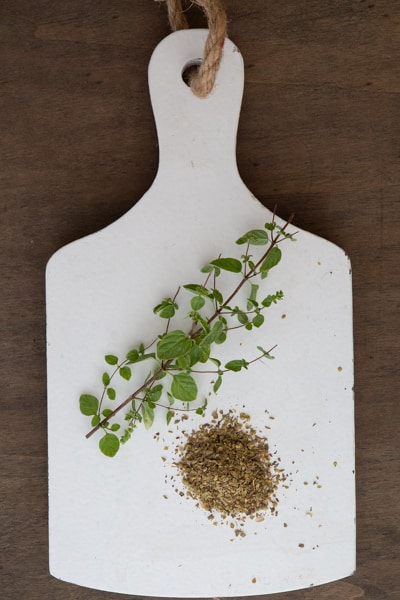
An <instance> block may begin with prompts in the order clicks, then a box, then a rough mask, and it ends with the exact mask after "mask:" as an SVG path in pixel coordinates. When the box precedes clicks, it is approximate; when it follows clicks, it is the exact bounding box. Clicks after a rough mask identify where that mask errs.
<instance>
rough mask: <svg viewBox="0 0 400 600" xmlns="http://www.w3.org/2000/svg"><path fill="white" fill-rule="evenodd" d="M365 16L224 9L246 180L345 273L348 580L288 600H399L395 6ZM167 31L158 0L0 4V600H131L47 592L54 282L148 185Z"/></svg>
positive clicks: (399, 55)
mask: <svg viewBox="0 0 400 600" xmlns="http://www.w3.org/2000/svg"><path fill="white" fill-rule="evenodd" d="M373 2H374V0H372V1H371V0H365V1H364V0H330V1H329V2H321V0H297V1H296V2H294V1H292V0H268V1H266V0H252V1H251V2H242V1H240V0H227V2H226V5H227V10H228V15H229V22H230V24H229V34H230V37H231V38H232V39H233V40H234V41H235V43H236V44H237V45H238V46H239V48H240V49H241V51H242V54H243V56H244V59H245V65H246V87H245V96H244V102H243V111H242V116H241V121H240V128H239V134H238V163H239V167H240V172H241V174H242V177H243V179H244V181H245V182H246V183H247V185H248V186H249V188H250V189H251V190H252V191H253V193H254V194H255V195H256V197H258V198H259V199H260V200H261V201H262V202H263V203H264V204H265V205H266V206H268V207H270V208H273V206H274V205H275V204H277V205H278V207H279V208H278V212H279V214H280V215H281V216H282V217H286V216H288V215H289V214H290V213H291V212H292V211H294V212H295V213H296V223H297V225H298V226H299V227H301V228H304V229H307V230H310V231H313V232H315V233H316V234H318V235H321V236H323V237H324V238H327V239H330V240H332V241H333V242H336V243H337V244H339V245H340V246H342V247H343V248H345V250H346V251H347V252H348V254H349V255H350V257H351V259H352V265H353V277H354V280H353V281H354V334H355V373H356V386H355V391H356V448H357V450H356V452H357V456H356V458H357V493H358V510H357V518H358V552H357V556H358V560H357V571H356V573H355V574H354V575H353V576H352V577H349V578H348V579H346V580H343V581H339V582H335V583H332V584H329V585H326V586H322V587H319V588H315V589H308V590H302V591H296V592H292V593H284V594H279V595H276V596H274V597H275V598H276V599H277V600H278V599H279V600H284V599H285V600H286V599H289V598H290V599H291V600H316V599H321V600H350V599H351V600H355V599H356V598H366V599H369V600H372V599H374V600H381V599H382V600H383V599H391V600H395V599H398V598H400V509H399V507H400V502H399V483H400V471H399V466H400V447H399V426H400V417H399V414H400V413H399V400H400V398H399V368H398V356H399V304H400V303H399V300H400V294H399V272H400V269H399V258H400V256H399V231H400V217H399V209H400V204H399V194H400V70H399V65H400V39H399V35H400V3H398V2H396V1H395V0H375V3H373ZM189 19H190V20H191V24H192V26H204V24H205V22H204V19H203V17H202V15H201V14H200V13H199V12H198V11H196V10H192V11H190V14H189ZM168 32H169V29H168V23H167V19H166V11H165V7H164V6H162V5H161V6H160V5H159V4H155V3H154V2H152V1H151V0H132V1H126V0H108V1H105V0H96V1H95V0H69V1H68V2H61V1H60V0H51V1H50V0H42V1H41V2H29V1H27V0H15V1H14V2H2V3H1V6H0V152H1V157H0V198H1V236H0V242H1V246H2V247H1V265H2V268H1V294H2V299H1V303H0V310H1V317H2V340H1V352H2V355H1V367H2V369H3V376H2V381H1V386H0V387H1V409H2V410H1V417H2V418H1V423H2V427H1V436H0V437H1V442H0V444H1V465H0V469H1V476H2V484H1V500H0V506H1V519H2V520H1V527H0V538H1V542H0V544H1V547H0V549H1V571H0V578H1V582H0V596H1V598H3V599H4V600H20V599H22V598H24V599H26V600H39V599H42V598H51V599H52V600H67V599H68V600H72V599H75V600H81V599H82V600H83V599H85V600H91V599H100V598H101V599H102V598H104V599H109V600H111V599H115V600H117V599H118V598H120V597H121V596H120V595H116V594H108V593H101V592H97V591H93V590H87V589H83V588H79V587H76V586H73V585H70V584H67V583H63V582H60V581H57V580H56V579H53V578H52V577H50V576H49V574H48V567H47V564H48V562H47V561H48V556H47V477H46V475H47V473H46V471H47V455H46V452H47V447H46V363H45V300H44V269H45V265H46V261H47V260H48V258H49V257H50V256H51V254H52V253H53V252H54V251H55V250H56V249H57V248H59V247H60V246H62V245H63V244H65V243H67V242H70V241H72V240H75V239H76V238H79V237H81V236H83V235H85V234H88V233H91V232H94V231H96V230H98V229H99V228H100V227H103V226H104V225H107V224H108V223H110V222H112V221H114V220H115V219H116V218H117V217H119V216H120V215H122V214H123V213H124V212H126V211H127V210H128V209H129V208H130V207H131V206H132V205H133V204H134V203H135V201H136V200H138V199H139V198H140V197H141V196H142V194H143V193H144V192H145V191H146V189H147V188H148V187H149V186H150V184H151V182H152V180H153V178H154V175H155V172H156V167H157V140H156V133H155V126H154V123H153V118H152V114H151V108H150V104H149V97H148V91H147V64H148V61H149V58H150V55H151V52H152V50H153V48H154V47H155V46H156V44H157V43H158V42H159V41H160V40H161V39H162V38H163V37H164V36H165V35H166V34H167V33H168ZM60 418H62V415H60Z"/></svg>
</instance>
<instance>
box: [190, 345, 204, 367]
mask: <svg viewBox="0 0 400 600" xmlns="http://www.w3.org/2000/svg"><path fill="white" fill-rule="evenodd" d="M203 355H204V353H203V348H201V346H198V345H197V344H193V346H192V347H191V349H190V354H189V366H191V367H193V366H194V365H195V364H196V363H198V362H201V359H202V357H203Z"/></svg>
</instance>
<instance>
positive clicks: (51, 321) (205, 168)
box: [47, 30, 355, 597]
mask: <svg viewBox="0 0 400 600" xmlns="http://www.w3.org/2000/svg"><path fill="white" fill-rule="evenodd" d="M206 36H207V31H206V30H190V31H179V32H176V33H174V34H172V35H170V36H169V37H167V38H166V39H164V40H163V41H162V42H161V43H160V44H159V46H158V47H157V48H156V50H155V52H154V54H153V57H152V59H151V62H150V67H149V85H150V93H151V101H152V105H153V110H154V115H155V120H156V125H157V132H158V139H159V152H160V160H159V169H158V173H157V176H156V179H155V181H154V183H153V185H152V186H151V188H150V189H149V191H148V192H147V193H146V194H145V195H144V197H143V198H142V199H141V200H140V201H139V202H137V203H136V204H135V206H134V207H133V208H132V209H131V210H130V211H129V212H128V213H127V214H125V215H124V216H123V217H122V218H120V219H119V220H118V221H116V222H115V223H113V224H111V225H110V226H108V227H106V228H105V229H103V230H101V231H99V232H97V233H95V234H94V235H90V236H87V237H85V238H83V239H80V240H78V241H76V242H74V243H72V244H69V245H68V246H66V247H64V248H62V249H61V250H59V251H58V252H57V253H56V254H55V255H54V256H53V257H52V258H51V260H50V261H49V264H48V267H47V319H48V331H47V336H48V436H49V536H50V572H51V573H52V575H54V576H55V577H58V578H60V579H62V580H64V581H68V582H73V583H76V584H80V585H83V586H88V587H92V588H97V589H102V590H109V591H113V592H122V593H126V594H134V595H150V596H166V597H207V596H248V595H253V594H254V595H255V594H267V593H272V592H280V591H284V590H291V589H296V588H302V587H307V586H311V585H318V584H321V583H325V582H328V581H332V580H334V579H338V578H341V577H345V576H347V575H350V574H351V573H352V572H353V570H354V568H355V494H354V419H353V348H352V297H351V270H350V263H349V260H348V258H347V256H346V255H345V253H344V252H343V250H341V249H340V248H338V247H337V246H335V245H334V244H332V243H330V242H328V241H325V240H323V239H321V238H319V237H317V236H315V235H312V234H311V233H307V232H305V231H301V230H299V231H298V233H297V234H296V239H297V242H296V243H291V242H288V243H287V244H286V242H285V244H286V245H285V246H284V247H282V250H283V258H282V261H281V264H280V265H279V268H277V269H276V271H275V272H274V273H273V272H271V274H270V276H269V277H268V278H267V280H265V283H263V286H264V285H265V290H266V293H271V292H274V291H276V290H280V289H282V290H283V291H284V293H285V298H284V300H283V301H282V302H281V303H279V305H278V306H276V307H272V308H271V309H269V312H268V315H267V323H266V324H264V326H263V327H261V328H260V329H259V330H256V331H255V330H253V331H252V332H250V333H249V332H247V333H249V335H246V334H245V333H244V332H243V330H240V331H239V332H238V333H237V334H236V335H233V336H232V338H229V341H228V342H227V343H226V344H224V347H223V349H221V350H222V352H223V353H225V352H226V356H227V357H228V358H232V357H235V356H236V355H237V354H238V348H240V356H246V357H248V358H252V357H254V355H255V353H257V351H256V350H255V349H256V347H257V345H261V346H263V347H267V348H269V347H271V346H273V345H275V344H277V348H276V350H275V351H274V355H275V360H274V361H260V362H258V363H256V364H255V365H252V368H250V369H249V370H248V371H245V372H243V373H240V374H236V373H231V374H229V375H227V376H226V378H225V382H224V384H223V386H222V388H221V390H220V391H219V392H218V395H217V396H212V397H211V398H210V400H209V412H211V411H212V410H213V409H214V408H215V407H218V408H223V409H224V410H228V409H229V408H233V409H237V410H245V411H246V412H247V413H248V414H249V415H250V416H251V420H252V423H253V424H254V426H255V427H256V428H258V429H259V428H262V429H263V428H264V430H265V427H269V429H268V430H265V431H266V432H267V433H268V440H269V443H270V447H271V448H272V449H273V450H274V451H276V453H277V456H279V457H280V459H281V464H282V468H284V469H285V471H286V473H287V474H288V480H287V487H286V488H282V489H281V490H280V492H279V500H280V502H279V511H278V515H276V516H267V517H266V518H265V520H264V521H263V522H254V521H251V522H250V523H249V524H248V525H246V527H245V533H246V535H245V536H244V537H242V536H238V537H235V536H233V537H232V531H231V530H230V528H229V527H227V526H226V525H224V524H219V525H218V526H214V525H213V524H212V522H211V521H210V520H208V518H207V516H208V514H207V513H206V512H205V511H203V510H202V509H199V508H196V506H195V503H194V502H193V501H191V500H189V499H187V498H186V497H185V496H180V495H179V493H176V492H175V491H174V489H173V487H174V486H178V488H179V482H178V483H176V484H173V483H172V480H171V475H174V473H175V471H174V466H173V462H174V450H173V449H174V445H175V446H176V443H177V441H176V437H179V435H180V433H181V432H180V430H178V429H176V428H175V429H174V430H173V433H170V431H172V430H171V428H170V427H167V425H166V424H165V418H164V417H160V418H159V420H157V419H156V422H155V424H154V425H153V429H152V430H150V431H146V430H145V429H144V428H141V429H140V428H138V429H137V430H136V431H135V432H134V436H133V438H132V440H130V442H129V443H128V444H126V445H124V446H123V447H122V449H121V450H120V452H119V453H118V454H117V456H115V457H114V458H112V459H109V458H107V457H105V456H103V455H102V454H101V453H100V452H99V451H98V447H97V445H98V437H97V436H96V435H94V436H93V437H91V438H90V439H89V440H87V439H86V438H85V434H86V433H87V430H88V428H87V419H85V418H84V417H83V416H82V415H81V414H80V412H79V408H78V399H79V396H80V394H82V393H84V392H88V393H89V392H90V391H92V390H93V389H94V388H95V387H96V385H97V382H98V381H99V378H101V372H102V370H103V366H102V359H103V356H104V355H105V354H111V353H118V352H121V353H124V352H127V351H128V350H129V349H130V348H131V347H132V346H134V345H137V344H138V343H139V342H140V341H142V340H150V339H153V337H154V336H156V335H157V334H158V333H159V332H160V331H159V319H158V317H156V316H154V315H153V314H152V310H151V309H152V307H153V306H155V305H156V304H157V303H158V302H159V301H160V300H162V299H163V298H164V297H166V296H171V295H173V294H174V292H175V291H176V289H177V288H178V286H179V285H181V284H182V283H187V282H190V281H197V280H198V279H199V269H200V268H201V267H202V266H203V265H204V264H206V263H207V262H208V261H209V260H211V259H213V258H215V257H216V256H218V255H219V254H220V253H223V254H224V255H228V256H229V255H231V254H233V253H234V252H237V247H236V246H235V243H234V242H235V240H236V239H237V238H238V237H239V236H240V235H242V234H243V233H244V232H246V231H248V230H250V229H255V228H259V227H263V225H264V223H265V222H266V221H270V220H271V219H272V214H271V212H270V211H269V210H267V209H266V208H265V207H264V206H262V204H261V203H260V202H259V201H258V200H256V199H255V198H254V196H253V195H252V194H251V192H250V191H249V190H248V189H247V188H246V186H245V185H244V183H243V182H242V180H241V178H240V176H239V173H238V170H237V166H236V158H235V146H236V133H237V124H238V118H239V112H240V103H241V97H242V91H243V61H242V57H241V54H240V52H239V50H238V48H237V47H236V46H235V45H234V44H233V43H232V42H231V41H229V40H226V44H225V47H224V56H223V60H222V63H221V67H220V70H219V72H218V76H217V81H216V85H215V88H214V90H213V92H212V93H211V94H210V96H209V97H207V98H205V99H199V98H197V97H195V96H194V95H193V93H192V92H191V90H190V88H189V87H188V86H187V85H186V84H185V83H184V82H183V80H182V71H183V69H184V68H185V66H186V65H187V64H188V63H190V62H191V61H193V60H196V59H198V58H199V57H201V56H202V53H203V48H204V42H205V39H206ZM265 110H268V99H266V101H265ZM265 143H268V140H266V141H265ZM278 222H279V223H281V224H283V223H282V221H280V220H279V219H278ZM289 230H290V231H291V232H293V231H295V230H294V228H293V227H290V229H289ZM199 385H201V384H199ZM271 417H273V418H271ZM206 418H207V417H206ZM199 424H200V417H198V416H197V415H196V416H194V417H190V418H189V419H188V421H186V422H185V425H184V428H185V429H186V430H187V431H190V430H191V429H192V428H196V427H198V425H199Z"/></svg>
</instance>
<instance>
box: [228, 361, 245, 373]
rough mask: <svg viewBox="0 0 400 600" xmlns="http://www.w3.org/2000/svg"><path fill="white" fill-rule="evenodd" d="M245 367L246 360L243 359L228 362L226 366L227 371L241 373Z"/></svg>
mask: <svg viewBox="0 0 400 600" xmlns="http://www.w3.org/2000/svg"><path fill="white" fill-rule="evenodd" d="M244 366H245V365H244V360H243V359H242V358H241V359H238V360H230V361H229V362H227V363H226V365H225V369H228V370H229V371H235V372H239V371H241V370H242V369H243V367H244Z"/></svg>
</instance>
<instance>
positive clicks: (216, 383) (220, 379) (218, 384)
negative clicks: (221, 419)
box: [213, 375, 222, 394]
mask: <svg viewBox="0 0 400 600" xmlns="http://www.w3.org/2000/svg"><path fill="white" fill-rule="evenodd" d="M221 383H222V376H221V375H218V377H217V379H216V381H215V383H214V386H213V392H214V394H216V393H217V392H218V390H219V388H220V387H221Z"/></svg>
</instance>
